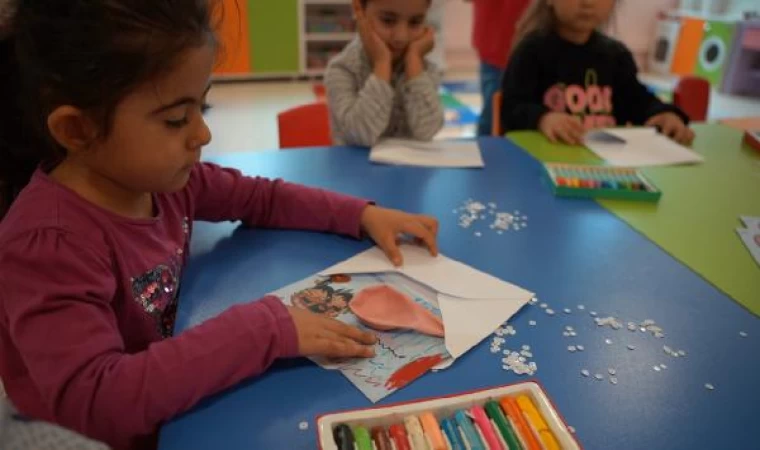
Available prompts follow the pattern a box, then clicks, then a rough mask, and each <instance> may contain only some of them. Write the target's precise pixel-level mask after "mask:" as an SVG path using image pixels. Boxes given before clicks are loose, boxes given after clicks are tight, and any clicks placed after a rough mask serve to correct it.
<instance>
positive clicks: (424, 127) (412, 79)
mask: <svg viewBox="0 0 760 450" xmlns="http://www.w3.org/2000/svg"><path fill="white" fill-rule="evenodd" d="M434 36H435V34H434V31H433V29H432V28H430V27H428V28H427V30H426V31H425V33H424V34H423V36H422V37H421V38H420V39H418V40H416V41H414V42H412V43H411V44H410V45H409V49H408V50H407V54H406V77H407V81H406V84H405V85H404V91H403V92H404V110H405V111H406V118H407V121H408V122H409V130H410V131H411V135H412V136H411V137H412V138H413V139H416V140H419V141H430V140H432V139H433V137H434V136H435V135H436V134H437V133H438V132H439V131H441V128H442V127H443V122H444V117H443V116H444V112H443V105H442V104H441V99H440V97H439V95H438V87H439V86H440V84H441V75H440V73H439V71H438V68H437V67H436V66H435V65H434V64H432V63H429V62H427V61H426V60H425V55H427V54H428V53H429V52H430V51H432V49H433V47H434V45H435V37H434Z"/></svg>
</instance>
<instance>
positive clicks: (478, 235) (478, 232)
mask: <svg viewBox="0 0 760 450" xmlns="http://www.w3.org/2000/svg"><path fill="white" fill-rule="evenodd" d="M480 236H483V233H481V232H480V231H476V232H475V237H480Z"/></svg>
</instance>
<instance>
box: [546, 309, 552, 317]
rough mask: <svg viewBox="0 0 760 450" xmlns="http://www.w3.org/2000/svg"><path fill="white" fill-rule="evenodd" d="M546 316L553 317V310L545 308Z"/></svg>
mask: <svg viewBox="0 0 760 450" xmlns="http://www.w3.org/2000/svg"><path fill="white" fill-rule="evenodd" d="M546 314H548V315H550V316H553V315H554V310H553V309H551V308H546Z"/></svg>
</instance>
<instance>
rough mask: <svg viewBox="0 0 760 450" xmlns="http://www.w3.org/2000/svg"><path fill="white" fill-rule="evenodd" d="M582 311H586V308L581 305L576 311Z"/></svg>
mask: <svg viewBox="0 0 760 450" xmlns="http://www.w3.org/2000/svg"><path fill="white" fill-rule="evenodd" d="M584 309H586V307H585V306H583V305H578V310H579V311H583V310H584Z"/></svg>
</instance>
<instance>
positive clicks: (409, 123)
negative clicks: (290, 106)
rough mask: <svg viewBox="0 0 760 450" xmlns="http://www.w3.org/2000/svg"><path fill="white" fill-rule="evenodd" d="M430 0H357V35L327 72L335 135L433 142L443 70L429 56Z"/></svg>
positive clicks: (359, 141) (343, 140)
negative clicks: (428, 59)
mask: <svg viewBox="0 0 760 450" xmlns="http://www.w3.org/2000/svg"><path fill="white" fill-rule="evenodd" d="M430 1H431V0H354V13H355V15H356V21H357V27H358V30H359V38H358V39H356V40H355V41H353V42H351V43H350V44H348V46H347V47H346V48H345V49H344V50H343V51H342V52H341V53H340V54H339V55H338V56H336V57H335V58H334V59H333V60H332V61H330V64H329V65H328V67H327V72H326V73H325V87H326V88H327V104H328V106H329V107H330V122H331V126H332V134H333V139H334V140H335V143H336V144H339V145H360V146H366V147H370V146H372V145H374V144H376V143H377V141H378V140H380V139H381V138H386V137H398V138H411V139H416V140H420V141H429V140H431V139H433V137H434V136H435V135H436V134H437V133H438V131H440V129H441V127H442V126H443V106H442V105H441V102H440V98H439V96H438V86H439V84H440V74H439V72H438V69H437V68H436V67H435V65H434V64H433V63H431V62H429V61H427V60H426V59H425V56H426V55H427V54H428V53H430V51H431V50H433V46H434V45H435V34H434V31H433V29H432V28H431V27H429V26H427V25H425V17H426V15H427V11H428V9H429V8H430Z"/></svg>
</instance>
